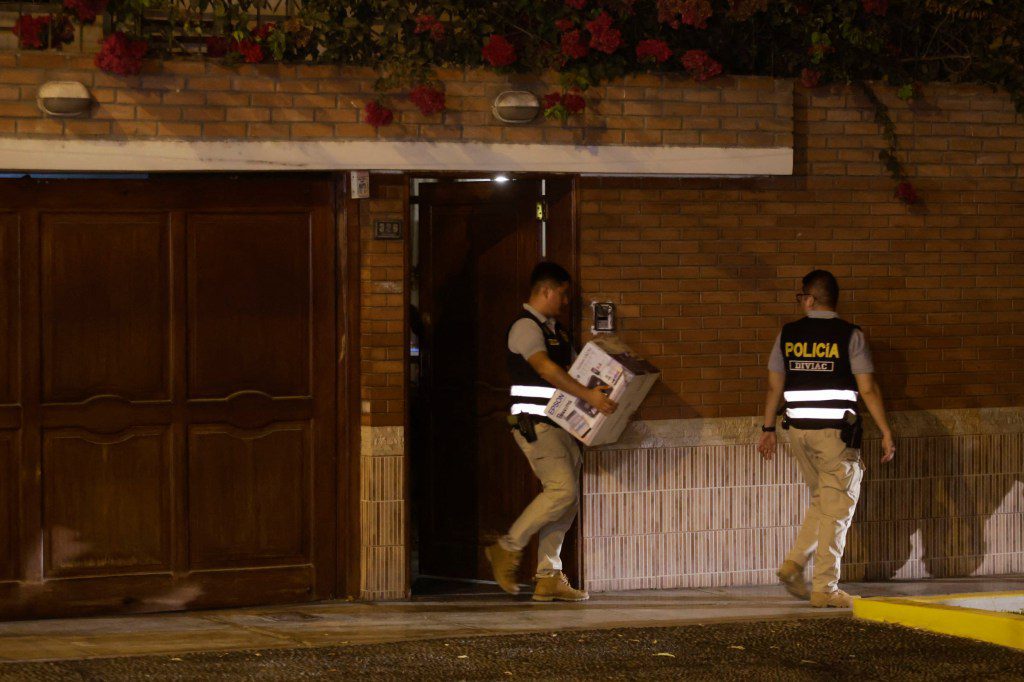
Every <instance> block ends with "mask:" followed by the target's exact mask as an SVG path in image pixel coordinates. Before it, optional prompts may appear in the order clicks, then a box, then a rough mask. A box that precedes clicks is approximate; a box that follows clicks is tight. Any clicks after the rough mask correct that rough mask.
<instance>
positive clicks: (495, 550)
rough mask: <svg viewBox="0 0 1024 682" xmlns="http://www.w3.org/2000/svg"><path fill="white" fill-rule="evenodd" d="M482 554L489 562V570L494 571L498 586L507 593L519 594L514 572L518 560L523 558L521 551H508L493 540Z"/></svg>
mask: <svg viewBox="0 0 1024 682" xmlns="http://www.w3.org/2000/svg"><path fill="white" fill-rule="evenodd" d="M484 555H485V556H486V557H487V560H488V561H490V562H491V572H492V573H494V579H495V580H496V581H497V583H498V587H500V588H501V589H503V590H505V591H506V592H508V593H509V594H519V583H518V582H517V581H516V572H517V571H518V570H519V560H520V559H522V558H523V553H522V552H510V551H508V550H507V549H505V548H504V547H502V546H501V544H500V543H497V542H495V543H494V544H493V545H491V546H490V547H488V548H486V549H485V550H484Z"/></svg>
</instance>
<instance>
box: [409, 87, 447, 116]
mask: <svg viewBox="0 0 1024 682" xmlns="http://www.w3.org/2000/svg"><path fill="white" fill-rule="evenodd" d="M409 101H410V102H412V103H413V104H415V105H416V106H417V107H418V108H419V110H420V113H421V114H423V115H424V116H429V115H430V114H437V113H440V112H442V111H444V109H445V102H444V92H443V91H441V90H439V89H438V88H435V87H433V86H430V85H426V84H424V85H417V86H416V87H415V88H413V89H412V91H410V92H409Z"/></svg>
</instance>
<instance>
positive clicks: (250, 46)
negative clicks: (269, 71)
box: [231, 38, 267, 64]
mask: <svg viewBox="0 0 1024 682" xmlns="http://www.w3.org/2000/svg"><path fill="white" fill-rule="evenodd" d="M231 47H232V50H233V51H234V52H237V53H238V54H240V55H242V59H243V60H245V63H246V64H259V63H260V62H262V61H263V60H264V59H265V58H266V56H267V55H266V53H264V52H263V46H262V45H260V44H259V43H258V42H256V41H255V40H252V39H250V38H245V39H243V40H240V41H238V42H233V43H232V46H231Z"/></svg>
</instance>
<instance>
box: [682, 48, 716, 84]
mask: <svg viewBox="0 0 1024 682" xmlns="http://www.w3.org/2000/svg"><path fill="white" fill-rule="evenodd" d="M679 61H681V62H682V63H683V68H684V69H686V70H687V71H689V72H690V76H691V77H692V78H693V80H695V81H706V80H709V79H711V78H714V77H715V76H717V75H718V74H720V73H722V65H721V64H719V63H718V62H716V61H715V60H714V59H712V58H711V56H710V55H708V53H707V52H705V51H704V50H688V51H687V52H686V53H685V54H683V56H682V59H680V60H679Z"/></svg>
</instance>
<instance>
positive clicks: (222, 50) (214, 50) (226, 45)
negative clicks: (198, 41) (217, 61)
mask: <svg viewBox="0 0 1024 682" xmlns="http://www.w3.org/2000/svg"><path fill="white" fill-rule="evenodd" d="M231 43H232V41H229V40H228V39H227V38H226V37H225V36H209V37H208V38H207V39H206V56H207V57H223V56H225V55H226V54H227V53H228V50H229V49H230V47H231Z"/></svg>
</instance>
